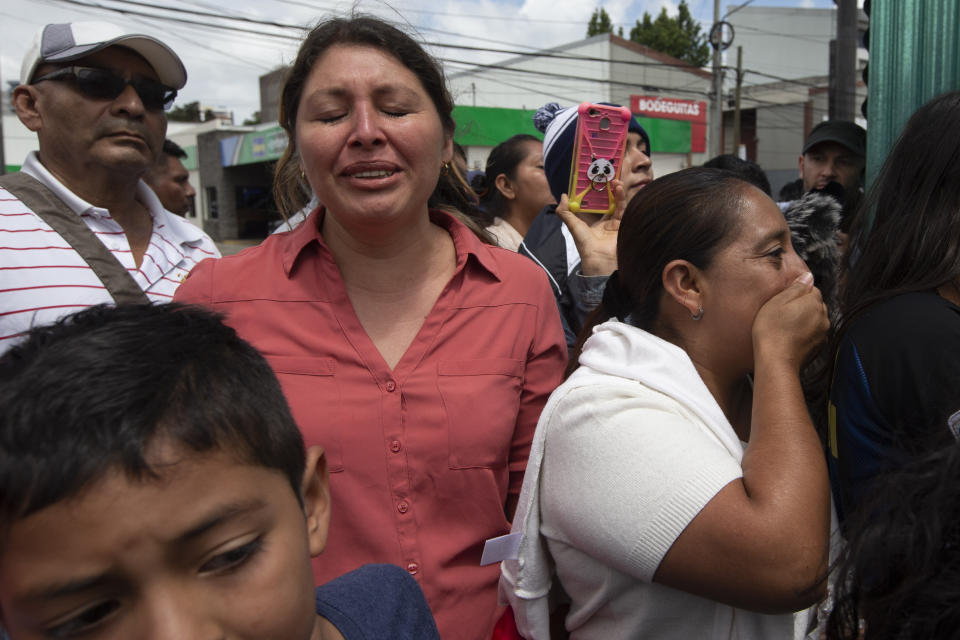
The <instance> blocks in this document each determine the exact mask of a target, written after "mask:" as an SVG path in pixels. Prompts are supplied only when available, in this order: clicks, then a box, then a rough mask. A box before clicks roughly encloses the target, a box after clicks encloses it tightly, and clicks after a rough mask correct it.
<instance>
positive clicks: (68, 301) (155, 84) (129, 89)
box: [0, 22, 219, 352]
mask: <svg viewBox="0 0 960 640" xmlns="http://www.w3.org/2000/svg"><path fill="white" fill-rule="evenodd" d="M186 81H187V72H186V69H184V66H183V63H182V62H181V60H180V58H179V57H178V56H177V54H176V53H174V52H173V51H172V50H171V49H170V48H169V47H168V46H167V45H165V44H164V43H163V42H161V41H159V40H157V39H156V38H153V37H151V36H147V35H142V34H137V33H131V32H129V31H126V30H124V29H122V28H121V27H118V26H115V25H112V24H109V23H104V22H74V23H67V24H49V25H47V26H45V27H44V28H43V29H42V30H41V31H40V32H39V33H38V34H37V36H36V38H35V40H34V42H33V45H32V46H31V47H30V49H29V50H28V51H27V53H26V56H25V57H24V59H23V64H22V67H21V71H20V85H19V86H17V87H16V88H15V89H14V90H13V105H14V108H15V109H16V111H17V115H18V116H19V118H20V120H21V121H22V122H23V123H24V125H25V126H26V127H27V128H28V129H30V130H31V131H34V132H35V133H36V134H37V140H38V143H39V151H38V152H31V153H30V154H29V155H28V156H27V158H26V160H24V162H23V167H22V169H21V171H20V172H19V173H15V174H11V175H8V176H4V177H3V178H0V308H2V311H3V312H2V314H0V352H3V351H4V350H6V349H7V348H9V346H11V345H12V344H13V343H14V342H15V341H16V339H17V338H18V337H19V336H21V335H22V334H24V333H25V332H26V331H28V330H29V329H30V328H31V327H32V326H35V325H39V324H47V323H51V322H54V321H55V320H57V319H58V318H59V317H61V316H63V315H66V314H68V313H72V312H73V311H76V310H78V309H80V308H83V307H88V306H91V305H94V304H99V303H104V302H106V303H110V302H115V303H118V304H121V303H125V302H145V301H153V302H167V301H169V300H170V299H171V298H172V297H173V292H174V290H175V289H176V287H177V286H178V285H179V283H180V282H181V281H182V280H183V278H185V277H186V275H187V274H188V273H189V271H190V269H191V268H192V267H193V265H195V264H196V263H197V262H198V261H200V260H202V259H203V258H206V257H209V256H217V255H219V253H218V251H217V248H216V246H215V245H214V243H213V242H212V241H211V239H210V238H209V237H208V236H207V235H206V234H205V233H203V232H202V231H201V230H200V229H198V228H197V227H195V226H193V225H192V224H190V223H189V222H186V221H185V220H183V219H181V218H179V217H177V216H175V215H173V214H171V213H170V212H169V211H166V210H165V209H164V208H163V206H162V205H161V204H160V201H159V200H158V199H157V197H156V195H155V194H154V193H153V191H151V190H150V188H149V187H148V186H147V185H146V183H144V182H143V181H142V180H141V178H142V176H143V175H144V174H145V173H146V172H147V170H148V169H150V167H151V166H152V165H153V164H154V163H155V162H156V159H157V156H158V155H159V154H160V153H161V152H162V148H163V141H164V135H165V133H166V128H167V121H166V115H165V114H164V111H165V110H166V109H168V108H169V107H170V106H171V105H172V104H173V100H174V98H175V97H176V95H177V90H178V89H182V88H183V86H184V84H186Z"/></svg>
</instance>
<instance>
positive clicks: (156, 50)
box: [20, 22, 187, 89]
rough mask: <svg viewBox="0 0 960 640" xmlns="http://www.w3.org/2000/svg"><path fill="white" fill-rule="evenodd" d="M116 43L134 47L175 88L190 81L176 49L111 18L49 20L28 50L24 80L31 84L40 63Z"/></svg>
mask: <svg viewBox="0 0 960 640" xmlns="http://www.w3.org/2000/svg"><path fill="white" fill-rule="evenodd" d="M113 45H121V46H124V47H126V48H128V49H133V50H134V51H136V52H137V53H139V54H140V55H141V56H143V59H144V60H146V61H147V63H148V64H149V65H150V66H151V67H153V70H154V71H156V72H157V77H158V78H159V79H160V82H162V83H163V84H165V85H167V86H168V87H171V88H173V89H182V88H183V85H185V84H187V70H186V69H185V68H184V66H183V62H182V61H181V60H180V57H179V56H177V54H176V53H174V52H173V49H171V48H170V47H168V46H167V45H165V44H164V43H162V42H160V41H159V40H157V39H156V38H152V37H150V36H146V35H143V34H139V33H130V32H129V31H127V30H126V29H123V28H122V27H119V26H117V25H115V24H111V23H109V22H67V23H63V24H48V25H47V26H45V27H44V28H43V29H41V30H40V31H39V32H38V33H37V35H36V37H35V38H34V40H33V44H32V45H30V48H29V49H28V50H27V55H26V56H24V58H23V64H22V65H21V67H20V83H21V84H30V81H31V80H33V74H34V72H35V71H36V70H37V67H38V66H40V64H41V63H44V62H70V61H71V60H77V59H78V58H82V57H84V56H88V55H90V54H91V53H95V52H97V51H100V50H102V49H106V48H107V47H111V46H113Z"/></svg>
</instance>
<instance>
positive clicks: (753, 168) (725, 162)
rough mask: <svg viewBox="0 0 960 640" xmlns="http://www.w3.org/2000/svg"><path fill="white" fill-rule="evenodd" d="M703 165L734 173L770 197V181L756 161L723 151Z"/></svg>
mask: <svg viewBox="0 0 960 640" xmlns="http://www.w3.org/2000/svg"><path fill="white" fill-rule="evenodd" d="M703 166H704V167H706V168H708V169H723V170H724V171H729V172H731V173H733V174H736V176H737V177H738V178H740V179H741V180H743V181H745V182H749V183H750V184H752V185H753V186H755V187H756V188H757V189H760V191H763V192H764V193H765V194H767V195H768V196H771V197H772V194H771V193H770V181H769V180H768V179H767V174H766V173H765V172H764V170H763V169H761V168H760V165H758V164H757V163H756V162H751V161H750V160H744V159H743V158H741V157H740V156H735V155H733V154H732V153H724V154H722V155H719V156H716V157H715V158H711V159H709V160H707V161H706V162H704V163H703Z"/></svg>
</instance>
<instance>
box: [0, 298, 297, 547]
mask: <svg viewBox="0 0 960 640" xmlns="http://www.w3.org/2000/svg"><path fill="white" fill-rule="evenodd" d="M0 406H2V407H3V411H2V412H0V487H2V490H0V538H2V536H3V530H4V529H5V528H7V527H9V526H10V525H11V524H12V523H13V522H15V521H16V520H19V519H21V518H25V517H26V516H28V515H30V514H31V513H35V512H37V511H39V510H40V509H43V508H45V507H47V506H50V505H52V504H55V503H57V502H60V501H62V500H66V499H69V498H70V497H72V496H76V495H78V494H79V493H81V492H82V491H83V490H84V489H85V488H87V487H89V486H90V485H91V484H92V483H94V482H96V481H97V480H98V479H99V478H102V477H103V476H104V474H106V473H107V472H109V471H111V470H119V471H122V472H123V473H125V474H126V475H127V476H128V477H130V478H136V479H145V480H149V479H150V478H153V477H156V470H155V469H153V468H152V467H151V464H150V456H149V453H150V451H151V447H152V446H153V445H154V444H156V443H157V442H158V441H168V442H171V443H172V444H174V445H176V446H178V447H181V448H182V449H183V450H185V451H192V452H197V453H201V454H202V453H207V452H212V451H219V452H225V453H229V454H232V455H234V456H236V458H237V460H239V461H241V462H245V463H248V464H251V465H255V466H261V467H265V468H268V469H273V470H276V471H277V472H279V473H281V474H283V476H284V477H285V478H286V479H287V480H288V481H289V483H290V486H291V488H292V489H293V491H294V492H295V493H296V495H297V496H298V497H299V496H300V485H301V482H302V478H303V471H304V465H305V457H304V446H303V439H302V437H301V435H300V430H299V429H298V428H297V424H296V423H295V422H294V421H293V416H292V415H291V413H290V409H289V408H288V406H287V402H286V399H285V398H284V395H283V391H282V390H281V389H280V384H279V382H277V378H276V376H275V375H274V373H273V371H272V370H271V368H270V365H269V364H267V361H266V360H265V359H264V357H263V356H262V355H260V353H259V352H258V351H257V350H256V349H254V348H253V347H252V346H251V345H250V344H249V343H247V342H245V341H244V340H242V339H241V338H240V337H239V336H237V333H236V331H234V330H233V329H232V328H230V327H228V326H226V325H225V324H223V322H222V321H221V318H220V316H218V315H216V314H214V313H211V312H209V311H205V310H203V309H200V308H197V307H190V306H184V305H181V304H177V303H171V304H162V305H150V304H137V305H121V306H118V307H114V306H106V305H101V306H97V307H91V308H89V309H86V310H84V311H81V312H79V313H76V314H74V315H72V316H67V317H66V318H64V319H61V320H60V321H58V322H57V323H55V324H52V325H46V326H41V327H37V328H35V329H32V330H31V331H30V333H29V334H28V335H27V336H26V339H25V341H23V342H21V343H19V344H17V345H16V346H14V347H13V348H11V349H10V350H9V351H7V352H6V353H5V354H4V355H3V357H2V358H0Z"/></svg>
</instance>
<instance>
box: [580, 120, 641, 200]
mask: <svg viewBox="0 0 960 640" xmlns="http://www.w3.org/2000/svg"><path fill="white" fill-rule="evenodd" d="M577 115H578V121H577V133H576V145H575V148H574V155H573V162H572V163H571V166H570V186H569V189H568V191H567V193H568V194H570V197H569V200H568V206H569V208H570V211H571V212H573V213H580V212H581V211H582V212H585V213H599V214H604V215H606V214H611V213H613V212H614V209H615V204H616V203H615V199H614V197H613V190H612V189H611V188H610V183H611V181H613V180H615V179H616V178H617V177H618V175H619V173H620V165H621V164H622V162H623V152H624V143H625V141H626V134H627V129H628V127H629V124H628V123H629V120H630V118H631V117H632V115H631V114H630V110H629V109H627V108H626V107H615V106H613V105H602V104H591V103H589V102H584V103H582V104H581V105H580V106H579V107H578V108H577Z"/></svg>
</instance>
